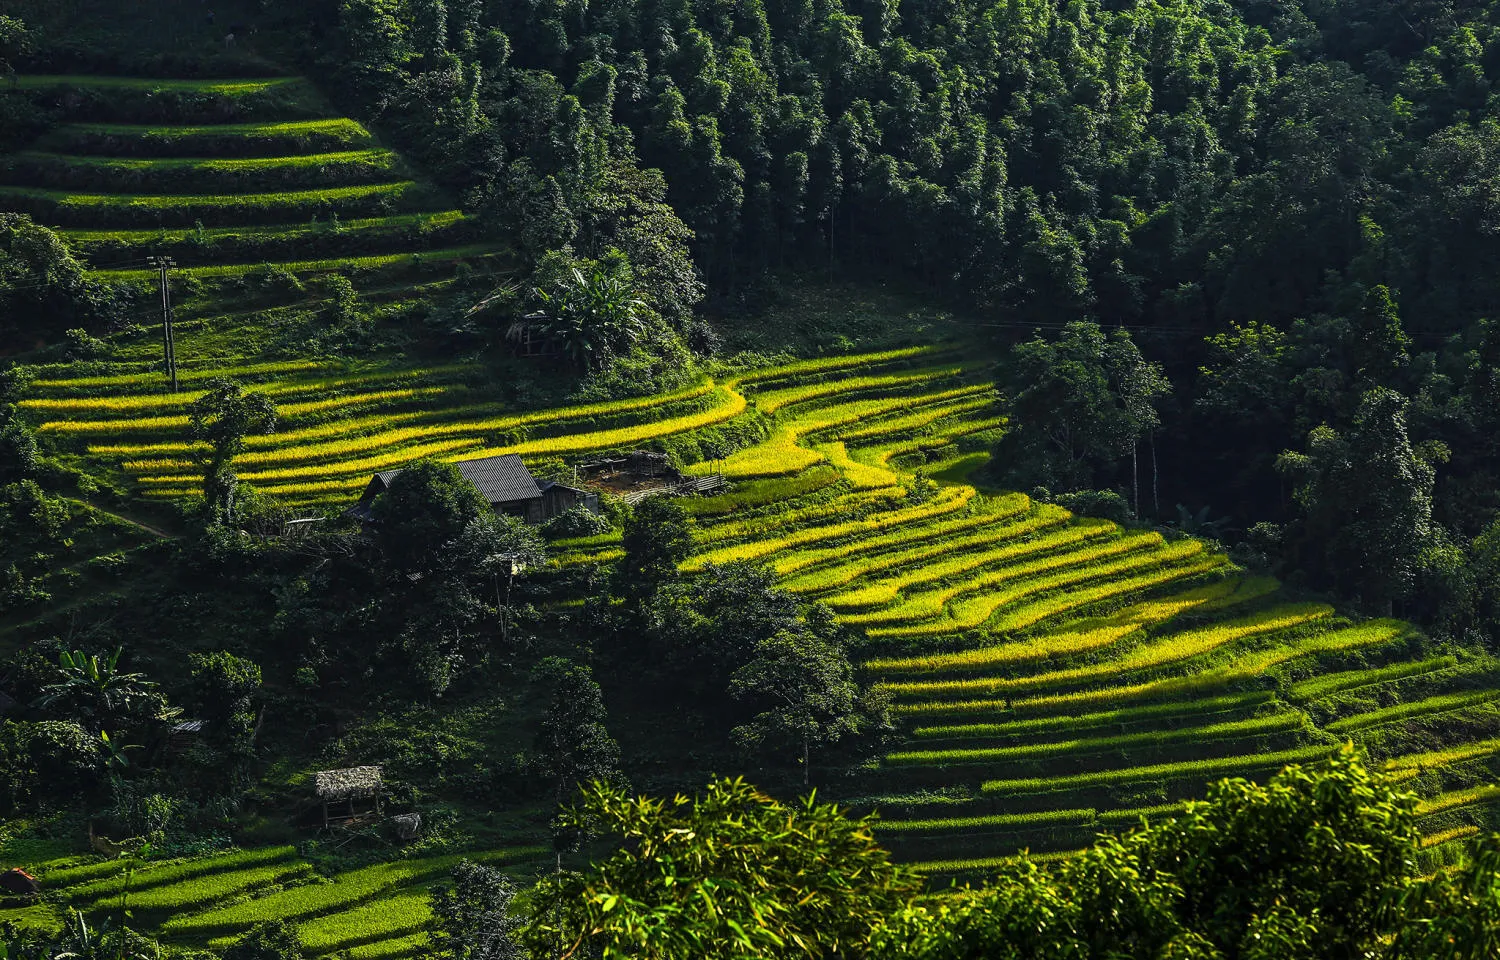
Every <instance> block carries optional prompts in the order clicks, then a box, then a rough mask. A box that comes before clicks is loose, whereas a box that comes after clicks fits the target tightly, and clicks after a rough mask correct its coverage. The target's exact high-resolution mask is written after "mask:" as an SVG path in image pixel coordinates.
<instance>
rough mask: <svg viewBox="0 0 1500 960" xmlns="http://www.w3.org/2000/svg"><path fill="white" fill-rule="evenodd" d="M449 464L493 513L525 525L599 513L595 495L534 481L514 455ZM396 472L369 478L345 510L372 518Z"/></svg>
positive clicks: (365, 518) (596, 495) (529, 472)
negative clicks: (577, 510) (571, 513)
mask: <svg viewBox="0 0 1500 960" xmlns="http://www.w3.org/2000/svg"><path fill="white" fill-rule="evenodd" d="M453 465H454V466H456V467H458V472H459V473H460V474H462V475H463V478H464V479H465V480H467V481H469V482H470V483H472V484H473V485H474V486H475V488H476V489H477V490H478V491H479V493H480V495H482V496H483V497H484V499H485V500H487V501H488V502H489V504H490V506H491V507H493V508H494V509H495V512H496V513H507V514H510V515H512V516H516V517H520V518H521V519H522V520H525V521H526V522H527V523H541V522H542V521H544V520H548V519H551V518H552V517H555V516H557V515H558V514H560V513H565V512H567V511H568V510H571V509H572V508H573V507H578V506H582V507H586V508H587V509H589V510H593V511H595V512H598V510H599V494H597V493H595V492H593V491H590V490H580V489H578V488H577V487H570V486H567V485H566V484H561V483H556V482H554V481H551V480H538V479H536V478H535V477H533V476H532V475H531V471H530V470H527V469H526V464H525V463H523V462H522V461H521V458H520V456H518V455H517V454H514V453H504V454H501V455H500V456H497V457H480V458H478V459H475V460H458V461H455V462H454V464H453ZM400 473H401V471H400V470H385V471H383V472H381V473H377V474H375V475H374V476H373V477H371V478H370V483H369V484H368V485H367V486H366V487H365V492H364V493H363V494H361V495H360V498H359V502H358V503H357V504H355V505H354V506H353V507H351V508H349V513H350V514H351V515H353V516H355V517H358V518H359V519H361V520H365V521H369V520H371V519H373V517H374V513H373V507H374V505H375V501H376V500H377V499H378V498H379V497H380V495H381V494H382V493H385V491H386V490H388V489H389V488H390V485H391V481H393V480H395V479H396V477H397V476H398V475H400Z"/></svg>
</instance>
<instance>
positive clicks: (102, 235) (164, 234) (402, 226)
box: [56, 210, 464, 256]
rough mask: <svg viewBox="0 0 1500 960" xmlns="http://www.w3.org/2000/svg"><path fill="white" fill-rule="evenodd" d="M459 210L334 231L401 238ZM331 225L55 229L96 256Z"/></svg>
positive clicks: (353, 238) (435, 226)
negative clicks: (110, 248) (107, 249)
mask: <svg viewBox="0 0 1500 960" xmlns="http://www.w3.org/2000/svg"><path fill="white" fill-rule="evenodd" d="M463 220H464V214H463V211H461V210H439V211H435V212H432V213H398V214H392V215H391V216H388V217H362V218H358V219H353V220H345V221H343V222H342V223H341V224H339V227H338V232H337V234H334V235H336V236H338V237H340V238H342V240H343V241H344V242H368V241H369V240H371V239H374V238H379V237H382V236H385V237H397V238H404V237H406V236H407V235H409V234H411V233H414V232H422V231H436V230H441V229H443V228H445V227H452V226H454V225H456V224H459V223H462V222H463ZM332 229H333V228H332V224H327V223H325V224H308V223H286V224H269V225H250V226H243V225H242V226H233V227H209V228H206V229H204V230H203V231H202V233H201V234H200V233H199V231H198V230H196V229H188V228H175V229H158V230H82V229H74V228H66V229H60V230H58V231H56V232H57V233H60V234H62V235H63V236H64V237H65V238H66V239H67V241H68V242H69V243H70V244H72V245H73V246H74V247H75V248H77V249H81V250H82V251H83V252H84V253H86V254H88V255H90V256H93V255H96V254H97V253H98V252H99V251H98V249H97V248H98V247H99V246H101V245H114V247H115V248H116V249H119V248H126V247H131V246H152V245H155V244H160V243H183V242H186V241H188V240H192V239H198V238H200V237H201V238H202V239H203V240H205V241H216V240H240V239H244V240H255V241H265V240H269V239H275V240H279V241H283V242H287V243H290V242H293V241H299V240H310V239H314V238H321V237H328V236H329V235H330V233H331V231H332Z"/></svg>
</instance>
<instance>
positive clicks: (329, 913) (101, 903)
mask: <svg viewBox="0 0 1500 960" xmlns="http://www.w3.org/2000/svg"><path fill="white" fill-rule="evenodd" d="M545 852H546V851H545V849H544V848H541V847H517V848H512V849H506V850H476V851H471V852H468V853H465V854H451V855H445V856H441V857H429V858H425V859H409V860H396V861H394V862H391V863H381V864H376V865H374V866H369V867H362V868H358V869H353V870H346V871H344V872H342V873H336V874H334V875H332V876H327V877H325V876H322V875H320V874H318V873H317V872H316V871H315V870H314V868H313V865H312V864H310V863H308V862H307V861H305V860H303V859H301V858H300V857H298V856H297V854H296V851H295V849H294V848H292V847H266V848H261V849H254V850H245V851H240V852H233V853H226V854H213V855H208V856H200V857H195V858H192V859H187V860H181V861H175V862H167V863H151V862H146V863H130V862H127V861H124V860H98V861H95V862H90V863H84V864H78V865H69V866H64V867H60V868H57V869H48V868H47V865H42V866H40V867H37V866H35V865H33V869H34V870H35V873H36V874H37V876H38V877H39V880H40V883H41V886H42V892H43V895H44V898H43V902H42V903H41V904H39V905H37V906H36V907H27V908H26V909H27V910H30V911H33V912H38V911H39V912H40V914H42V915H40V916H36V917H28V918H18V914H19V913H20V911H19V910H16V909H13V908H10V907H7V908H5V909H0V920H11V921H13V922H14V921H15V920H17V919H23V920H28V921H31V922H35V923H42V924H44V925H48V924H50V925H56V924H60V922H61V919H62V916H63V914H64V913H65V912H66V911H70V910H73V909H77V910H80V911H81V912H82V913H83V914H84V915H85V916H86V917H88V918H90V919H91V920H94V921H98V920H103V919H105V918H107V917H110V916H112V915H114V914H116V913H118V911H119V910H121V909H123V908H127V907H128V909H129V910H130V911H131V916H132V927H134V928H136V929H140V930H146V931H151V932H152V933H154V934H155V935H158V936H160V937H161V938H162V942H163V943H164V944H165V945H168V946H171V947H175V948H178V949H182V950H202V949H204V948H205V947H210V948H222V947H224V946H227V945H228V944H230V943H232V942H234V940H235V939H237V938H238V937H239V936H241V935H243V934H244V933H245V932H247V931H248V930H249V929H250V928H251V927H252V926H254V925H255V924H257V923H260V922H263V921H265V920H268V919H277V920H285V921H287V922H289V923H291V924H292V925H293V926H294V927H295V928H296V932H297V936H298V938H299V939H300V940H301V941H302V944H303V946H304V948H305V950H306V952H307V953H308V954H309V955H310V956H323V955H327V954H333V953H335V952H340V951H344V950H349V951H350V953H351V955H359V956H367V957H370V958H385V960H396V958H405V957H415V956H418V955H420V954H421V953H422V951H423V949H424V948H425V946H426V943H427V934H426V930H427V927H428V924H429V922H430V920H431V916H432V914H431V910H430V909H429V906H428V903H429V888H430V887H431V886H433V885H435V884H440V883H442V882H444V881H445V880H446V879H447V877H448V873H449V871H450V870H451V869H452V867H453V866H454V864H456V863H457V862H458V860H460V859H462V858H468V859H470V860H476V861H480V862H487V863H491V864H494V865H496V866H499V867H500V868H501V869H503V870H506V871H507V872H511V873H519V874H521V875H522V876H525V875H528V874H534V873H536V872H537V871H538V870H539V869H540V868H541V867H542V865H543V864H542V862H541V861H540V859H539V858H541V857H542V856H544V855H545ZM127 870H128V874H127ZM127 884H128V889H127ZM122 894H123V896H122Z"/></svg>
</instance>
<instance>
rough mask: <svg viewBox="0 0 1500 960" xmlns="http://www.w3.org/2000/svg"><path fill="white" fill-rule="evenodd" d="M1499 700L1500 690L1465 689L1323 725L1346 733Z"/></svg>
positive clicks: (1331, 729) (1332, 731) (1358, 714)
mask: <svg viewBox="0 0 1500 960" xmlns="http://www.w3.org/2000/svg"><path fill="white" fill-rule="evenodd" d="M1493 700H1500V690H1469V691H1466V692H1463V693H1445V694H1440V695H1438V696H1435V697H1428V698H1427V699H1425V700H1416V701H1413V702H1411V703H1398V704H1395V705H1394V706H1390V707H1383V708H1381V709H1379V710H1371V711H1369V712H1368V713H1357V714H1355V715H1354V716H1352V717H1344V718H1343V719H1341V720H1335V721H1333V722H1332V723H1330V724H1328V725H1327V728H1326V729H1327V730H1328V732H1329V733H1349V732H1351V731H1355V730H1364V729H1366V728H1368V727H1378V726H1384V725H1385V724H1390V723H1398V722H1400V721H1402V720H1409V719H1411V718H1413V717H1425V716H1430V715H1432V714H1436V713H1450V712H1453V711H1455V710H1463V709H1465V708H1468V707H1473V706H1478V705H1479V704H1483V703H1489V702H1491V701H1493Z"/></svg>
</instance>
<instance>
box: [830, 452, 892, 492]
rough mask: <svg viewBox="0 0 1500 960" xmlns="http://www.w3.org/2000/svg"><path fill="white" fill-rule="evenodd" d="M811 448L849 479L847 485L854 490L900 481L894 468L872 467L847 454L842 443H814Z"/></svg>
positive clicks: (868, 488) (875, 488)
mask: <svg viewBox="0 0 1500 960" xmlns="http://www.w3.org/2000/svg"><path fill="white" fill-rule="evenodd" d="M813 449H814V450H816V451H817V452H818V453H820V454H821V455H822V456H823V459H824V460H826V461H828V462H829V463H830V464H832V465H833V466H834V467H836V468H837V469H838V470H839V472H840V473H842V474H843V475H844V478H845V479H847V480H848V481H849V486H851V487H853V488H854V489H855V490H879V489H880V488H881V487H889V486H893V485H895V484H897V483H899V482H900V481H901V476H900V474H898V473H896V472H895V471H894V470H887V469H886V468H884V467H872V466H870V465H869V464H867V463H860V462H859V461H858V460H855V459H854V458H853V457H851V456H849V451H848V449H847V448H845V446H844V445H843V444H842V443H838V442H835V443H820V444H815V445H814V446H813Z"/></svg>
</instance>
